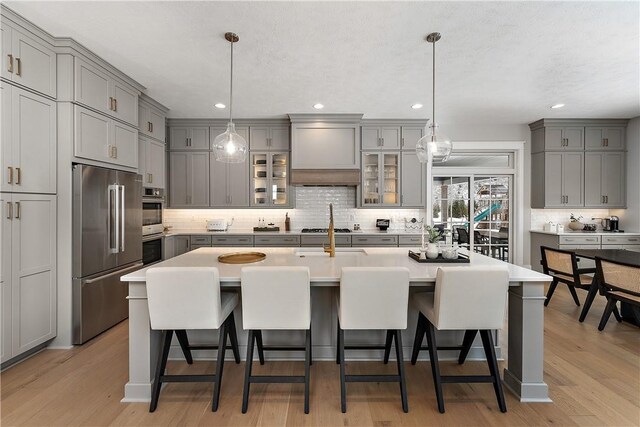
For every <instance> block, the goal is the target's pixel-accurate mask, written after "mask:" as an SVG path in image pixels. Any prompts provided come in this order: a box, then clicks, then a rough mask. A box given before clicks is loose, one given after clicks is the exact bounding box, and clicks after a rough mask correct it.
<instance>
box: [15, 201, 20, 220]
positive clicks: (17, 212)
mask: <svg viewBox="0 0 640 427" xmlns="http://www.w3.org/2000/svg"><path fill="white" fill-rule="evenodd" d="M15 219H20V202H16V216H15Z"/></svg>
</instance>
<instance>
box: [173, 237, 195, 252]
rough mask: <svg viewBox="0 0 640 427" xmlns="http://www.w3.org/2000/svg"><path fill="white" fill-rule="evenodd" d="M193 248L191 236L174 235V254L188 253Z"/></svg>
mask: <svg viewBox="0 0 640 427" xmlns="http://www.w3.org/2000/svg"><path fill="white" fill-rule="evenodd" d="M190 250H191V239H190V237H189V236H173V256H178V255H182V254H186V253H187V252H189V251H190Z"/></svg>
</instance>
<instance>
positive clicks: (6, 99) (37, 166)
mask: <svg viewBox="0 0 640 427" xmlns="http://www.w3.org/2000/svg"><path fill="white" fill-rule="evenodd" d="M0 88H1V89H0V96H1V97H2V133H1V138H2V141H1V142H0V145H1V147H0V150H1V151H0V152H1V153H2V155H1V163H2V178H3V179H2V182H1V184H0V190H2V191H14V192H21V193H55V192H56V160H57V154H56V153H57V145H56V141H57V133H56V102H55V101H52V100H50V99H49V98H45V97H43V96H40V95H36V94H34V93H33V92H29V91H27V90H24V89H21V88H19V87H16V86H13V85H11V84H7V83H4V82H2V83H0Z"/></svg>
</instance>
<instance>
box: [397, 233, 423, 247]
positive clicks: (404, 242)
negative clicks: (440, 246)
mask: <svg viewBox="0 0 640 427" xmlns="http://www.w3.org/2000/svg"><path fill="white" fill-rule="evenodd" d="M420 245H422V236H421V235H420V234H417V235H413V236H403V235H400V236H398V246H404V247H420Z"/></svg>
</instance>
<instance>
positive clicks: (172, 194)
mask: <svg viewBox="0 0 640 427" xmlns="http://www.w3.org/2000/svg"><path fill="white" fill-rule="evenodd" d="M169 175H170V184H171V185H170V186H169V205H170V207H172V208H206V207H209V152H206V151H204V152H195V151H194V152H189V151H172V152H170V153H169Z"/></svg>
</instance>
